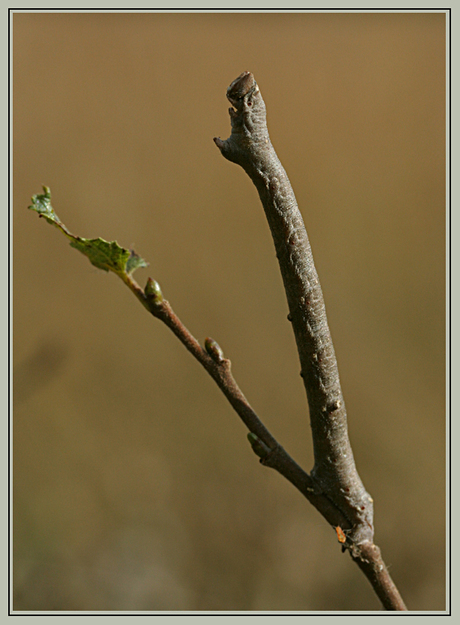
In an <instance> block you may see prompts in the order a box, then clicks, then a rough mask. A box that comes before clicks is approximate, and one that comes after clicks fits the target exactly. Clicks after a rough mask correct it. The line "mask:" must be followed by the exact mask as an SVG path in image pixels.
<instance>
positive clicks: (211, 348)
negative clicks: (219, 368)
mask: <svg viewBox="0 0 460 625" xmlns="http://www.w3.org/2000/svg"><path fill="white" fill-rule="evenodd" d="M204 346H205V349H206V351H207V352H208V354H209V355H210V356H211V358H212V359H213V360H214V362H217V363H220V362H222V361H223V360H225V358H224V352H223V351H222V348H221V347H220V345H219V344H218V343H217V342H216V341H215V340H214V339H211V338H209V337H208V338H207V339H205V341H204Z"/></svg>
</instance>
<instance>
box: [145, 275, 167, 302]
mask: <svg viewBox="0 0 460 625" xmlns="http://www.w3.org/2000/svg"><path fill="white" fill-rule="evenodd" d="M144 294H145V297H146V298H147V299H148V300H149V302H151V303H153V304H157V305H158V304H161V303H162V301H163V299H164V298H163V293H162V292H161V289H160V285H159V284H158V282H157V281H156V280H152V278H149V279H148V280H147V284H146V285H145V289H144Z"/></svg>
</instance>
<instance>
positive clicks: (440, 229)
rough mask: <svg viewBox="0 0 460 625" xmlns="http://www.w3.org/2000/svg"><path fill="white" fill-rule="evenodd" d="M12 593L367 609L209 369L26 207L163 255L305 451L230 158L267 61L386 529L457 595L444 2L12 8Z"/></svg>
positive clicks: (287, 331) (275, 128)
mask: <svg viewBox="0 0 460 625" xmlns="http://www.w3.org/2000/svg"><path fill="white" fill-rule="evenodd" d="M13 52H14V57H13V68H14V83H13V96H14V109H13V111H14V128H13V130H14V212H13V223H14V287H15V288H14V609H16V610H103V611H108V610H128V611H135V610H166V611H170V610H183V611H192V610H206V611H208V610H231V611H239V610H253V611H259V610H312V611H317V610H327V611H329V610H332V611H334V610H379V609H380V604H379V602H378V600H377V599H376V597H375V596H374V594H373V592H372V589H371V587H370V585H369V584H368V582H367V581H366V579H365V578H364V577H363V576H362V574H361V572H360V571H359V569H358V567H356V565H354V564H353V563H352V562H351V560H350V558H349V557H348V555H342V553H341V550H340V547H339V545H338V543H337V540H336V537H335V533H334V532H333V530H332V529H331V528H330V527H329V526H328V525H327V524H326V522H325V521H324V519H323V518H322V517H321V516H320V515H319V514H318V512H317V511H316V510H315V509H314V508H313V507H312V506H310V505H309V504H308V502H307V501H306V500H304V499H303V498H302V496H301V495H300V494H299V493H298V492H297V491H296V490H295V489H294V488H293V487H292V486H291V485H290V484H289V483H287V482H286V481H285V480H283V478H281V477H280V476H279V475H278V474H276V473H275V472H273V471H271V470H269V469H266V468H263V467H261V466H260V465H259V464H258V462H257V458H256V456H255V455H254V454H253V452H252V451H251V449H250V446H249V444H248V442H247V440H246V430H245V428H244V426H243V425H242V423H241V422H240V421H239V419H238V417H237V416H236V414H235V413H234V412H233V411H232V409H231V408H230V406H229V404H228V403H227V402H226V400H225V398H224V397H223V395H221V393H220V392H219V390H218V389H217V387H216V386H215V385H214V383H213V381H212V380H211V379H210V378H209V377H208V376H207V374H206V373H205V371H204V370H203V369H202V368H201V367H200V366H199V365H198V363H197V362H196V361H194V360H193V358H192V357H191V356H190V355H189V354H188V353H187V352H186V350H185V349H184V348H183V347H182V345H181V344H180V343H179V342H178V341H177V339H176V338H175V337H174V336H173V335H172V334H171V332H170V331H169V330H168V329H167V328H166V327H165V326H164V325H162V324H161V322H159V321H157V320H155V319H153V318H152V317H151V316H149V315H148V314H147V313H146V311H145V310H144V309H143V308H142V306H140V304H139V302H138V301H137V300H136V299H135V298H134V297H133V296H132V294H131V293H130V292H129V291H128V290H127V289H126V288H125V287H124V286H123V284H122V283H121V282H120V281H119V280H118V279H117V278H116V276H114V275H108V274H106V273H104V272H102V271H99V270H97V269H95V268H94V267H93V266H92V265H90V263H89V262H88V261H87V260H86V259H85V258H84V257H83V256H81V255H80V254H79V253H78V252H77V251H75V250H73V249H72V248H70V247H69V245H68V241H67V240H66V239H65V237H63V236H62V235H61V234H60V233H59V231H57V230H56V229H55V228H52V227H50V226H49V225H47V224H46V222H45V221H42V220H38V219H37V216H36V214H35V213H32V212H31V211H28V210H27V206H28V205H29V204H30V197H31V195H32V194H34V193H39V192H41V186H42V185H43V184H45V185H48V186H49V187H50V188H51V191H52V203H53V206H54V208H55V210H56V212H57V214H58V215H59V217H60V218H61V219H62V220H63V221H64V223H65V224H66V225H67V227H68V228H69V229H70V230H71V231H72V232H73V233H75V234H77V235H80V236H84V237H98V236H101V237H103V238H105V239H107V240H113V239H116V240H117V241H118V242H119V243H120V244H121V245H123V246H125V247H130V246H133V247H134V248H135V249H136V251H137V252H138V253H139V254H140V255H141V256H143V257H144V258H145V259H147V260H148V261H149V263H150V266H149V268H148V269H143V270H139V271H138V272H137V273H136V278H137V280H138V281H139V282H140V283H141V284H142V285H144V284H145V281H146V280H147V277H148V276H151V277H152V278H154V279H156V280H157V281H158V282H159V283H160V285H161V287H162V289H163V293H164V294H165V297H167V299H169V301H170V302H171V303H172V305H173V307H174V309H175V310H176V312H177V313H178V314H179V316H180V317H181V318H182V320H183V322H184V323H185V324H186V325H187V326H188V327H189V328H190V330H191V331H192V332H193V334H194V335H195V336H196V337H197V338H198V339H199V340H200V341H201V342H203V341H204V338H205V337H206V336H211V337H213V338H214V339H216V340H217V341H218V342H219V344H220V345H221V347H222V348H223V350H224V352H225V354H226V356H227V357H229V358H230V359H231V360H232V366H233V372H234V374H235V377H236V379H237V381H238V383H239V384H240V386H241V388H242V390H243V392H244V393H245V394H246V396H247V398H248V399H249V401H250V402H251V404H252V405H253V407H254V408H255V409H256V411H257V412H258V413H259V414H260V416H261V417H262V418H263V420H264V422H265V423H266V425H267V426H268V427H269V429H270V430H271V431H272V433H273V434H274V435H275V436H276V437H277V438H278V439H279V441H280V442H281V444H282V445H283V446H284V447H285V448H286V449H287V450H288V451H289V452H290V453H291V454H292V455H293V456H294V457H295V458H296V460H297V461H298V462H299V463H300V464H302V465H303V466H304V468H305V469H307V470H310V469H311V467H312V464H313V459H312V445H311V440H310V426H309V422H308V409H307V403H306V398H305V395H304V389H303V385H302V383H301V379H300V376H299V363H298V359H297V353H296V348H295V343H294V339H293V336H292V331H291V327H290V324H289V323H288V321H287V319H286V315H287V312H288V311H287V304H286V301H285V296H284V292H283V289H282V283H281V278H280V275H279V270H278V267H277V262H276V258H275V254H274V249H273V245H272V241H271V236H270V233H269V230H268V226H267V224H266V222H265V217H264V214H263V210H262V207H261V205H260V203H259V199H258V196H257V193H256V190H255V188H254V187H253V186H252V183H251V182H250V180H249V179H248V178H247V176H246V175H245V174H244V172H243V170H242V169H240V168H238V167H237V166H235V165H233V164H231V163H229V162H228V161H225V160H224V159H223V158H222V156H221V155H220V153H219V151H218V150H217V148H216V147H215V145H214V143H213V141H212V139H213V137H214V136H221V137H222V138H226V137H227V136H228V135H229V133H230V123H229V118H228V113H227V109H228V106H229V105H228V102H227V100H226V97H225V92H226V89H227V86H228V85H229V84H230V82H231V81H232V80H233V79H234V78H236V77H237V76H238V75H239V74H240V73H241V72H242V71H244V70H250V71H252V72H253V73H254V74H255V77H256V80H257V81H258V83H259V86H260V88H261V91H262V94H263V97H264V99H265V102H266V104H267V109H268V122H269V129H270V133H271V138H272V142H273V144H274V145H275V148H276V150H277V152H278V155H279V156H280V159H281V160H282V162H283V164H284V166H285V168H286V169H287V171H288V174H289V176H290V178H291V182H292V184H293V186H294V189H295V191H296V194H297V199H298V202H299V206H300V209H301V211H302V213H303V215H304V219H305V221H306V225H307V230H308V232H309V237H310V240H311V244H312V248H313V252H314V255H315V259H316V264H317V268H318V272H319V275H320V279H321V282H322V286H323V290H324V295H325V300H326V306H327V310H328V319H329V323H330V326H331V331H332V335H333V338H334V343H335V348H336V352H337V356H338V361H339V369H340V374H341V380H342V386H343V391H344V395H345V399H346V402H347V407H348V414H349V429H350V437H351V441H352V444H353V449H354V453H355V458H356V462H357V466H358V470H359V471H360V474H361V476H362V479H363V481H364V483H365V485H366V487H367V489H368V490H369V492H370V493H371V494H372V496H373V497H374V500H375V528H376V537H375V538H376V542H377V544H378V545H379V546H380V547H381V549H382V552H383V556H384V559H385V561H386V562H387V563H388V564H389V565H390V571H391V574H392V575H393V577H394V579H395V581H396V583H397V584H398V586H399V588H400V590H401V592H402V594H403V597H404V599H405V600H406V602H407V604H408V606H409V608H410V609H412V610H443V609H444V608H445V422H446V416H445V215H446V210H445V15H444V14H442V13H420V14H414V13H412V14H411V13H365V14H364V13H363V14H352V13H349V14H345V13H344V14H340V13H336V14H334V13H324V14H319V13H304V14H300V13H298V14H264V13H260V14H257V13H255V14H218V13H217V14H181V13H176V14H166V13H139V14H127V13H123V14H121V13H120V14H96V13H87V14H76V13H75V14H72V13H61V14H53V13H42V14H40V13H30V14H27V13H17V14H15V15H14V18H13Z"/></svg>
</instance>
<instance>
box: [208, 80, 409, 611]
mask: <svg viewBox="0 0 460 625" xmlns="http://www.w3.org/2000/svg"><path fill="white" fill-rule="evenodd" d="M227 98H228V99H229V101H230V103H231V104H232V105H233V107H234V108H230V109H229V113H230V118H231V125H232V133H231V136H230V137H229V138H228V139H227V140H225V141H222V140H221V139H219V138H215V139H214V141H215V143H216V145H217V147H218V148H219V149H220V151H221V153H222V155H223V156H224V157H225V158H227V159H228V160H230V161H232V162H234V163H237V164H238V165H241V166H242V167H243V169H244V170H245V171H246V173H247V174H248V175H249V177H250V178H251V179H252V181H253V182H254V184H255V186H256V188H257V190H258V192H259V196H260V199H261V201H262V205H263V207H264V210H265V214H266V217H267V220H268V223H269V226H270V229H271V232H272V236H273V240H274V243H275V249H276V255H277V257H278V261H279V264H280V269H281V274H282V277H283V282H284V288H285V291H286V295H287V300H288V306H289V316H288V318H289V320H290V321H291V322H292V326H293V329H294V334H295V338H296V342H297V348H298V352H299V357H300V363H301V375H302V377H303V380H304V384H305V389H306V391H307V397H308V403H309V408H310V421H311V428H312V436H313V446H314V457H315V465H314V467H313V470H312V472H311V476H310V478H311V480H312V481H313V484H314V490H315V493H317V494H322V495H324V496H325V497H326V498H327V499H329V500H330V501H331V502H332V503H333V504H334V506H335V507H336V508H337V509H338V510H339V511H340V512H341V513H342V515H343V516H344V517H345V518H346V519H347V524H346V528H343V527H342V526H339V528H338V529H340V531H342V530H343V529H348V530H349V531H348V532H347V533H346V535H345V534H343V538H342V534H340V533H339V532H338V537H339V542H343V543H344V544H345V545H346V547H347V548H348V549H349V550H350V553H351V555H352V557H353V559H354V560H356V561H357V562H358V563H359V565H360V567H361V568H362V569H363V571H364V572H365V574H366V575H367V577H368V578H369V580H370V581H371V583H372V585H373V587H374V589H375V591H376V593H377V594H378V596H379V597H380V599H381V600H382V603H383V604H384V606H385V607H386V609H392V610H404V609H405V606H404V603H403V602H402V599H401V597H400V596H399V593H398V591H397V589H396V587H395V586H394V584H393V582H392V581H391V578H390V576H389V575H388V571H387V570H386V568H385V565H384V564H383V561H382V559H381V557H380V551H379V550H378V548H377V547H376V546H375V545H374V544H373V502H372V498H371V497H370V495H369V494H368V493H367V492H366V490H365V488H364V486H363V484H362V482H361V479H360V477H359V475H358V472H357V470H356V466H355V462H354V458H353V453H352V450H351V446H350V441H349V438H348V429H347V415H346V410H345V403H344V400H343V396H342V390H341V387H340V380H339V374H338V368H337V361H336V357H335V352H334V347H333V344H332V339H331V335H330V331H329V327H328V324H327V318H326V310H325V306H324V300H323V295H322V291H321V286H320V283H319V280H318V275H317V273H316V269H315V265H314V262H313V256H312V252H311V248H310V243H309V241H308V236H307V232H306V230H305V225H304V223H303V219H302V215H301V213H300V211H299V209H298V207H297V201H296V198H295V195H294V191H293V190H292V187H291V184H290V182H289V179H288V177H287V174H286V172H285V170H284V168H283V166H282V165H281V163H280V161H279V159H278V157H277V155H276V152H275V150H274V148H273V146H272V144H271V141H270V137H269V134H268V129H267V124H266V111H265V103H264V101H263V99H262V96H261V93H260V90H259V87H258V85H257V83H256V81H255V79H254V76H253V75H252V74H251V73H250V72H243V73H242V74H241V75H240V76H239V77H238V78H237V79H236V80H234V81H233V82H232V84H231V85H230V86H229V88H228V90H227Z"/></svg>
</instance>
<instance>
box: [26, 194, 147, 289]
mask: <svg viewBox="0 0 460 625" xmlns="http://www.w3.org/2000/svg"><path fill="white" fill-rule="evenodd" d="M29 208H30V209H31V210H34V211H36V212H37V213H38V214H39V216H40V217H44V218H45V219H46V221H47V222H48V223H50V224H53V225H54V226H56V227H57V228H59V230H61V232H63V233H64V234H65V236H66V237H67V238H68V239H70V245H71V246H72V247H74V248H75V249H77V250H79V251H80V252H81V253H82V254H84V255H85V256H87V257H88V258H89V260H90V262H91V263H92V264H93V265H94V266H95V267H97V268H98V269H103V270H104V271H113V272H114V273H116V274H117V275H118V276H120V278H122V279H123V280H124V281H127V279H128V277H129V276H130V275H131V274H132V273H133V272H134V271H135V270H136V269H139V267H147V264H148V263H146V262H145V260H144V259H143V258H141V257H140V256H139V255H138V254H136V252H135V251H134V250H127V249H125V248H124V247H120V246H119V245H118V243H117V242H116V241H105V240H104V239H101V238H100V237H99V238H98V239H83V238H82V237H77V236H75V235H74V234H72V233H71V232H70V231H69V230H68V229H67V228H66V226H65V225H64V224H63V223H62V221H61V220H60V219H59V217H58V216H57V215H56V213H55V212H54V209H53V207H52V206H51V191H50V189H49V187H43V194H39V195H34V196H33V197H32V205H31V206H29Z"/></svg>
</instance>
